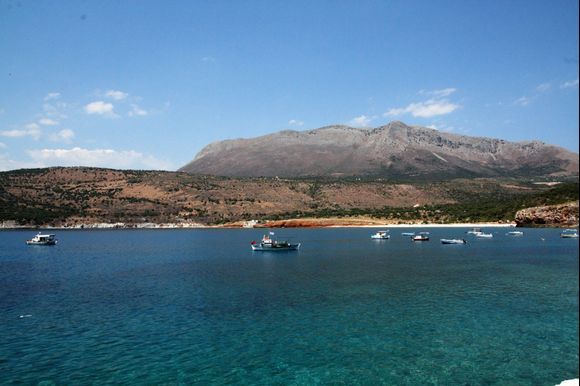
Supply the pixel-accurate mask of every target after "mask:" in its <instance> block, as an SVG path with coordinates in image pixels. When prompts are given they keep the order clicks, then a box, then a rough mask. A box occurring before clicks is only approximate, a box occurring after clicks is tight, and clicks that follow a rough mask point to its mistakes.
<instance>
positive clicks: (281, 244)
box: [250, 232, 300, 252]
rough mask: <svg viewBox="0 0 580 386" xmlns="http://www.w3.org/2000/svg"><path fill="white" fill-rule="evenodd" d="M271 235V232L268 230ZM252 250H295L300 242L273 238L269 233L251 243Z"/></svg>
mask: <svg viewBox="0 0 580 386" xmlns="http://www.w3.org/2000/svg"><path fill="white" fill-rule="evenodd" d="M270 234H271V235H273V234H274V233H273V232H270ZM250 244H251V246H252V251H276V252H278V251H296V250H298V248H300V243H289V242H288V241H279V240H274V239H272V238H271V237H270V235H264V236H263V237H262V241H260V242H256V241H252V242H251V243H250Z"/></svg>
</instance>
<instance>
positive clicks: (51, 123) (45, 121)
mask: <svg viewBox="0 0 580 386" xmlns="http://www.w3.org/2000/svg"><path fill="white" fill-rule="evenodd" d="M38 123H39V124H41V125H43V126H56V125H58V122H57V121H55V120H54V119H50V118H40V119H39V120H38Z"/></svg>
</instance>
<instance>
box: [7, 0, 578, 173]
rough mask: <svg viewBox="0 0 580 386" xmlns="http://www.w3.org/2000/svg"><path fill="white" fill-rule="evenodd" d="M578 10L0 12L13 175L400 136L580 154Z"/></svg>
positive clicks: (204, 5)
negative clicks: (297, 141)
mask: <svg viewBox="0 0 580 386" xmlns="http://www.w3.org/2000/svg"><path fill="white" fill-rule="evenodd" d="M578 11H579V10H578V1H577V0H575V1H572V0H545V1H534V0H510V1H499V0H498V1H480V0H452V1H451V0H450V1H445V0H438V1H430V0H425V1H419V0H416V1H414V0H404V1H403V0H402V1H398V0H393V1H390V0H382V1H369V0H360V1H359V0H332V1H325V0H305V1H302V0H295V1H287V0H280V1H278V0H258V1H256V0H244V1H235V0H215V1H210V0H203V1H202V0H198V1H196V0H192V1H181V0H174V1H171V0H158V1H148V0H115V1H112V0H74V1H69V0H59V1H52V0H0V170H13V169H20V168H33V167H48V166H96V167H109V168H115V169H157V170H177V169H178V168H180V167H182V166H184V165H185V164H187V163H188V162H189V161H191V160H192V159H193V158H194V156H195V154H196V153H197V152H198V151H200V150H201V149H202V148H203V147H204V146H206V145H208V144H209V143H211V142H214V141H219V140H224V139H234V138H249V137H255V136H259V135H265V134H268V133H272V132H276V131H280V130H287V129H291V130H312V129H315V128H319V127H323V126H328V125H335V124H344V125H350V126H353V127H360V128H371V127H379V126H382V125H385V124H387V123H388V122H391V121H395V120H397V121H402V122H405V123H406V124H409V125H421V126H426V127H430V128H434V129H436V130H440V131H443V132H450V133H454V134H459V135H469V136H481V137H493V138H500V139H504V140H508V141H527V140H539V141H543V142H546V143H549V144H554V145H558V146H562V147H564V148H566V149H569V150H571V151H574V152H576V153H577V152H578V131H579V114H578V102H579V98H578V68H579V66H578V44H579V39H578V34H579V26H578Z"/></svg>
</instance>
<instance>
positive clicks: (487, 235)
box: [475, 232, 493, 239]
mask: <svg viewBox="0 0 580 386" xmlns="http://www.w3.org/2000/svg"><path fill="white" fill-rule="evenodd" d="M475 237H478V238H480V239H491V238H492V237H493V234H491V233H483V232H479V233H476V234H475Z"/></svg>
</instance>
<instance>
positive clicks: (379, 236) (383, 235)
mask: <svg viewBox="0 0 580 386" xmlns="http://www.w3.org/2000/svg"><path fill="white" fill-rule="evenodd" d="M390 237H391V235H389V231H378V232H377V233H375V234H374V235H371V239H376V240H388V239H389V238H390Z"/></svg>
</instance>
